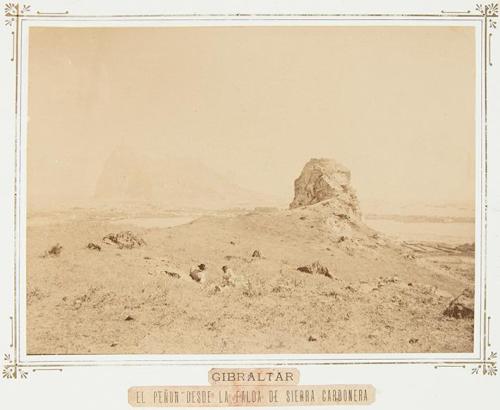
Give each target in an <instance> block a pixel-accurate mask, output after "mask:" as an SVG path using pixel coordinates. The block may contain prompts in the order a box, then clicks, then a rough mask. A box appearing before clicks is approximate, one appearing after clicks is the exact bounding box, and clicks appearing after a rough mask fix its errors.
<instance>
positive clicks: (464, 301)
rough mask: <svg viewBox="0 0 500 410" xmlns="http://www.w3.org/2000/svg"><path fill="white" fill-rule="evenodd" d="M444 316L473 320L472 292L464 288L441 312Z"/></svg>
mask: <svg viewBox="0 0 500 410" xmlns="http://www.w3.org/2000/svg"><path fill="white" fill-rule="evenodd" d="M443 314H444V315H445V316H449V317H454V318H456V319H469V318H470V319H473V318H474V292H473V291H472V290H471V289H469V288H466V289H464V290H463V291H462V293H461V294H460V295H458V296H457V297H456V298H454V299H453V300H452V301H451V302H450V304H449V305H448V307H447V308H446V309H445V311H444V312H443Z"/></svg>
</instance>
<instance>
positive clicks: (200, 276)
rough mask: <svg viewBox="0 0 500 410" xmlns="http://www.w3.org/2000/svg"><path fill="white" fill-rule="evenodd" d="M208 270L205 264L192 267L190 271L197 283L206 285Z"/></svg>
mask: <svg viewBox="0 0 500 410" xmlns="http://www.w3.org/2000/svg"><path fill="white" fill-rule="evenodd" d="M206 269H207V267H206V265H205V264H204V263H201V264H199V265H197V266H192V267H191V269H190V271H189V276H190V277H191V279H193V280H194V281H195V282H199V283H205V281H206Z"/></svg>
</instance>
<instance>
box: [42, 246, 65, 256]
mask: <svg viewBox="0 0 500 410" xmlns="http://www.w3.org/2000/svg"><path fill="white" fill-rule="evenodd" d="M62 250H63V247H62V246H61V245H59V244H58V243H57V244H55V245H54V246H52V247H51V248H50V249H49V250H48V251H45V253H44V254H43V255H42V258H47V257H54V256H59V255H60V254H61V252H62Z"/></svg>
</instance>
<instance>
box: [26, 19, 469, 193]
mask: <svg viewBox="0 0 500 410" xmlns="http://www.w3.org/2000/svg"><path fill="white" fill-rule="evenodd" d="M29 53H30V54H29V129H28V134H29V135H28V138H29V140H28V191H29V197H30V198H31V199H33V198H52V199H54V198H60V199H61V200H63V199H66V198H71V197H75V196H76V197H90V196H91V195H92V193H93V190H94V185H95V182H96V178H97V177H98V175H99V173H100V171H101V169H102V165H103V162H104V160H105V159H106V158H107V157H108V156H109V154H110V153H111V152H112V151H113V150H114V149H115V148H116V147H117V146H119V145H120V144H125V145H126V146H128V147H130V148H131V149H133V150H135V151H137V152H146V153H147V152H154V153H165V155H166V156H178V157H186V156H189V157H194V158H201V160H202V161H203V162H205V163H206V164H207V165H209V166H211V167H213V168H214V170H216V171H217V172H219V173H224V174H227V175H229V176H231V177H232V178H233V179H234V180H235V182H237V183H238V184H240V185H241V186H242V187H245V188H249V189H251V190H255V191H259V192H263V193H274V194H277V195H278V196H280V197H282V198H284V199H285V200H288V201H290V200H291V199H292V195H293V180H294V179H295V178H296V177H297V176H298V175H299V173H300V171H301V169H302V167H303V165H304V164H305V162H306V161H307V160H309V158H311V157H332V158H335V159H336V160H338V161H339V162H341V163H343V164H344V165H346V166H347V167H349V168H350V169H351V171H352V176H353V184H354V186H355V188H356V190H357V192H358V194H359V197H360V199H361V200H362V201H363V200H366V201H368V200H381V201H388V202H391V201H393V202H412V201H418V202H426V203H440V202H449V201H472V200H473V197H474V84H475V71H474V32H473V29H472V28H457V27H414V28H410V27H252V28H249V27H244V28H242V27H211V28H98V29H96V28H32V29H31V30H30V48H29Z"/></svg>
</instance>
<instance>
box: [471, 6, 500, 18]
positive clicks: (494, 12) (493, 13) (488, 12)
mask: <svg viewBox="0 0 500 410" xmlns="http://www.w3.org/2000/svg"><path fill="white" fill-rule="evenodd" d="M476 11H478V12H479V14H481V15H482V16H484V17H498V3H489V4H476Z"/></svg>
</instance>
